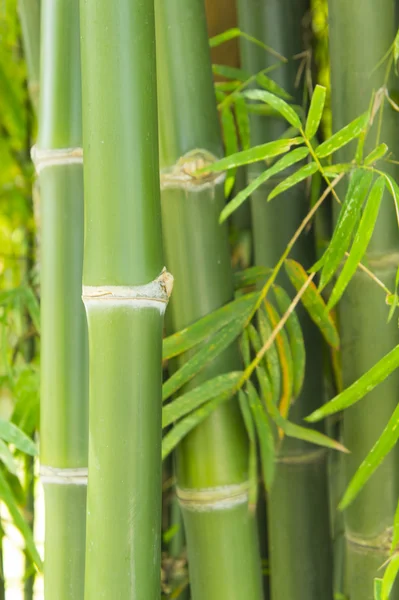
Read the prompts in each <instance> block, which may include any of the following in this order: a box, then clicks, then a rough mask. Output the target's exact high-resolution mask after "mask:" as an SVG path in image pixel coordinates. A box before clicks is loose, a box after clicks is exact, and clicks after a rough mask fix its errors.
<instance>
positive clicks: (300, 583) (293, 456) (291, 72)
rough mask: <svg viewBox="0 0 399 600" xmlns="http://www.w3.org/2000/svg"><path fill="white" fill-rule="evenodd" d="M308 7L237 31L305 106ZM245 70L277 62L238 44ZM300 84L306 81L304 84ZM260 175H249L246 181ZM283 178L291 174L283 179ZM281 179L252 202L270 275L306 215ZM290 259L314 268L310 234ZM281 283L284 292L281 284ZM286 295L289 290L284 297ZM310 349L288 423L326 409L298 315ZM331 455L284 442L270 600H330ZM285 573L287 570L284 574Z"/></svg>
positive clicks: (294, 2) (261, 129)
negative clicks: (279, 187) (274, 191)
mask: <svg viewBox="0 0 399 600" xmlns="http://www.w3.org/2000/svg"><path fill="white" fill-rule="evenodd" d="M308 10H309V2H308V0H264V1H263V2H260V1H259V0H241V1H239V3H238V17H239V25H240V28H241V29H242V30H243V31H244V32H245V33H248V34H250V35H252V36H254V37H255V38H256V39H259V40H261V41H263V42H264V43H265V44H267V45H268V46H270V47H271V48H273V49H274V50H277V51H278V52H280V53H281V54H282V55H284V56H286V58H287V59H288V62H287V63H286V64H281V65H280V67H279V68H278V69H276V70H275V71H273V73H272V77H273V78H274V79H275V80H276V81H277V82H278V83H279V84H280V85H281V86H282V87H283V88H284V89H285V90H286V91H287V92H288V93H290V94H291V95H292V96H293V99H294V101H295V102H296V103H298V104H302V102H303V97H302V96H303V90H304V86H303V83H301V85H299V86H298V85H296V80H297V76H298V70H299V68H300V61H299V60H293V56H295V55H298V54H300V53H303V51H304V49H305V47H306V46H305V41H304V37H305V29H304V21H305V18H306V15H307V11H308ZM241 59H242V66H243V68H245V69H246V70H247V71H250V72H251V73H257V72H258V71H260V70H262V69H264V68H266V67H268V66H271V65H272V64H276V59H275V57H273V56H271V55H269V54H267V53H265V52H264V51H263V50H262V49H261V48H259V47H258V46H256V45H254V44H251V43H249V42H247V41H245V40H242V42H241ZM302 81H303V80H302ZM286 128H287V126H286V125H285V123H284V122H282V121H281V120H279V119H277V118H270V117H267V118H265V117H259V116H256V115H253V117H252V122H251V141H252V144H261V143H265V142H267V141H270V140H275V139H277V138H278V137H279V136H280V135H282V134H283V133H284V131H285V129H286ZM261 168H262V167H261V166H260V165H259V164H258V165H254V166H251V168H249V178H250V179H251V178H254V177H256V176H257V175H258V174H259V173H260V171H259V169H261ZM284 176H286V174H284ZM276 183H277V181H276V178H274V179H273V180H270V181H269V182H268V183H267V184H265V185H264V186H262V187H261V188H260V189H258V190H257V192H256V193H255V194H254V195H253V197H252V201H251V208H252V227H253V235H254V249H255V264H257V265H264V266H267V267H273V266H274V265H275V264H276V262H277V261H278V259H279V258H280V256H281V255H282V253H283V252H284V249H285V247H286V244H287V243H288V241H289V240H290V238H291V237H292V235H293V234H294V232H295V230H296V229H297V228H298V226H299V225H300V223H301V222H302V220H303V218H304V217H305V215H306V213H307V210H308V199H307V194H306V189H305V187H304V186H299V187H296V188H293V189H292V190H291V191H289V192H286V193H285V194H284V195H282V196H281V197H280V198H278V199H277V201H272V202H270V203H267V202H266V198H267V195H268V193H269V192H270V190H271V188H273V187H274V186H275V185H276ZM293 257H294V258H295V259H296V260H298V261H299V262H300V263H301V264H303V265H304V266H305V267H309V266H310V265H311V264H312V263H313V262H315V245H314V238H313V232H308V233H307V234H306V235H303V236H302V237H301V238H300V239H299V241H298V242H297V244H296V245H295V249H294V253H293ZM280 283H282V284H283V285H285V284H286V280H285V279H284V278H282V279H281V281H280ZM288 290H289V288H287V291H288ZM298 314H299V316H300V320H301V325H302V330H303V334H304V338H305V344H306V355H307V367H306V375H305V383H304V388H303V390H302V393H301V395H300V398H298V399H297V400H296V402H295V404H294V406H293V407H292V408H291V411H290V419H291V420H293V421H296V422H301V423H302V419H303V417H304V416H305V415H306V414H307V413H308V411H309V410H311V407H312V406H320V404H321V403H322V402H323V380H322V340H321V338H320V335H319V333H318V331H317V330H316V328H315V326H314V325H313V324H312V323H311V322H310V320H309V318H308V317H307V316H306V314H304V312H303V311H302V310H300V309H299V310H298ZM326 458H327V455H326V452H324V451H323V450H320V449H319V448H317V447H316V446H311V445H309V444H307V443H305V442H301V441H299V440H293V439H291V440H288V439H286V440H284V443H283V444H282V446H281V448H280V450H279V454H278V458H277V469H276V477H275V481H274V482H273V485H272V489H271V492H270V494H269V496H268V523H269V556H270V572H271V598H272V599H273V600H280V599H291V598H295V600H299V599H302V598H303V599H304V600H305V599H306V600H316V599H320V598H323V600H329V599H332V596H333V589H332V587H333V586H332V558H331V556H332V549H331V540H330V530H329V506H328V485H327V461H326ZM287 565H289V566H288V567H287Z"/></svg>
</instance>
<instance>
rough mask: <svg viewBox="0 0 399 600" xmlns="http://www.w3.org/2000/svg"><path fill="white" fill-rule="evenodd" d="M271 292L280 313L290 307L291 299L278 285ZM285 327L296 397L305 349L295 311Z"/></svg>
mask: <svg viewBox="0 0 399 600" xmlns="http://www.w3.org/2000/svg"><path fill="white" fill-rule="evenodd" d="M273 292H274V295H275V297H276V300H277V305H278V307H279V309H280V312H281V314H284V313H285V312H286V311H287V310H288V308H289V307H290V304H291V299H290V297H289V296H288V294H287V292H286V291H285V290H284V289H283V288H281V287H279V286H275V287H274V288H273ZM285 329H286V331H287V334H288V339H289V343H290V348H291V355H292V360H293V377H294V386H293V395H294V398H297V397H298V396H299V394H300V392H301V389H302V386H303V382H304V379H305V367H306V350H305V342H304V339H303V334H302V328H301V324H300V322H299V319H298V316H297V314H296V312H295V311H293V312H292V313H291V315H290V316H289V318H288V320H287V322H286V324H285Z"/></svg>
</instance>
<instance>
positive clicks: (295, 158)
mask: <svg viewBox="0 0 399 600" xmlns="http://www.w3.org/2000/svg"><path fill="white" fill-rule="evenodd" d="M308 154H309V149H308V148H296V149H295V150H292V151H291V152H289V153H288V154H286V155H285V156H284V157H283V158H280V160H278V161H277V162H276V163H275V164H274V165H273V166H272V167H270V168H269V169H266V171H264V172H263V173H261V174H260V175H259V176H258V177H256V179H254V180H253V181H251V183H250V184H249V185H248V186H247V187H246V188H244V189H243V190H241V191H240V192H239V193H238V194H237V196H235V198H233V200H231V202H229V203H228V204H227V205H226V207H225V208H224V209H223V210H222V212H221V213H220V223H223V221H225V220H226V219H227V218H228V217H229V216H230V215H231V214H232V213H233V212H234V211H235V210H237V208H238V207H239V206H241V204H242V203H243V202H245V200H246V199H247V198H249V196H250V195H251V194H253V192H254V191H255V190H256V189H258V187H260V186H261V185H262V184H263V183H265V182H266V181H267V180H268V179H270V178H271V177H273V176H274V175H277V173H280V172H281V171H284V170H285V169H287V168H288V167H291V166H292V165H294V164H296V163H298V162H300V161H301V160H304V159H305V158H306V157H307V156H308Z"/></svg>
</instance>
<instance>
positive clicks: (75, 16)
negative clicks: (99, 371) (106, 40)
mask: <svg viewBox="0 0 399 600" xmlns="http://www.w3.org/2000/svg"><path fill="white" fill-rule="evenodd" d="M41 8H42V21H41V85H40V87H41V96H40V112H39V135H38V143H37V147H35V148H34V151H33V153H32V155H33V159H34V161H35V164H36V170H37V172H38V174H39V184H40V194H41V224H42V240H41V243H42V247H41V315H42V343H41V417H40V420H41V424H40V431H41V439H40V454H41V456H40V460H41V476H42V481H43V484H44V490H45V502H46V522H45V528H46V538H45V572H44V577H45V584H44V585H45V598H46V600H54V598H57V600H67V599H70V598H74V599H76V600H78V599H81V598H83V586H84V553H85V512H86V479H87V430H88V421H87V408H88V391H87V383H88V378H87V334H86V320H85V316H84V308H83V303H82V300H81V278H82V263H83V181H82V153H81V149H80V146H81V142H82V139H81V135H82V130H81V87H80V53H79V2H78V0H58V1H57V2H54V1H53V0H43V2H42V7H41Z"/></svg>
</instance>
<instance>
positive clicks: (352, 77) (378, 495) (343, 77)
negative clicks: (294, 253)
mask: <svg viewBox="0 0 399 600" xmlns="http://www.w3.org/2000/svg"><path fill="white" fill-rule="evenodd" d="M329 13H330V16H329V20H330V50H331V75H332V86H331V87H332V103H333V127H334V130H337V129H339V128H341V127H342V126H343V125H345V124H346V123H348V122H349V121H350V120H351V119H352V118H354V117H355V116H358V115H359V114H360V113H361V112H362V111H365V110H367V108H368V105H369V102H370V99H371V94H372V92H373V91H376V90H377V89H378V88H379V87H380V86H382V85H383V83H384V77H385V71H386V66H387V65H386V63H385V64H383V65H381V66H380V67H379V68H377V66H378V63H379V61H380V60H381V58H382V57H383V55H384V54H385V53H386V52H387V50H388V48H389V46H390V44H391V43H392V40H393V39H394V36H395V34H396V31H397V27H398V14H397V3H396V2H395V1H394V0H381V1H380V2H378V5H377V4H376V3H375V2H373V1H372V0H352V1H351V2H346V1H345V0H330V1H329ZM365 40H367V42H365ZM391 85H395V81H392V80H390V81H388V88H389V89H390V87H391ZM378 122H379V117H378V116H377V117H376V118H375V124H374V126H373V129H372V131H371V133H370V134H369V136H368V141H367V143H366V151H367V147H369V148H372V147H373V146H372V145H373V144H374V143H375V140H376V135H377V128H378ZM397 128H398V116H397V114H396V113H395V112H394V111H393V110H392V109H391V108H390V107H387V106H385V109H384V113H383V123H382V130H381V137H380V141H381V142H382V141H384V142H385V143H387V144H388V146H389V149H390V151H391V152H392V158H393V159H394V160H398V157H399V142H398V136H397ZM349 153H352V154H351V155H350V154H349ZM352 156H353V148H351V149H349V150H348V152H342V153H341V155H340V156H339V158H338V159H337V160H340V161H341V160H347V159H348V158H349V157H350V158H352ZM388 167H389V172H390V173H391V174H392V175H393V176H394V177H395V178H396V180H397V179H398V176H399V170H398V167H397V166H396V165H388ZM384 168H387V167H385V166H384ZM398 250H399V241H398V229H397V220H396V216H395V209H394V205H393V202H392V201H391V198H390V197H389V195H387V196H386V197H384V199H383V202H382V205H381V209H380V215H379V218H378V221H377V225H376V229H375V232H374V235H373V238H372V240H371V243H370V245H369V248H368V253H367V259H365V260H366V262H367V265H368V266H369V268H370V269H371V270H372V271H373V272H374V273H375V275H376V276H377V277H379V278H380V279H381V280H382V281H384V283H385V284H386V285H387V286H388V287H389V288H392V289H394V281H395V275H396V271H397V267H398V260H397V256H398V254H397V253H398ZM339 314H340V326H341V330H342V332H341V339H342V366H343V372H342V375H343V382H344V386H348V385H350V384H351V383H353V382H354V381H355V380H357V379H358V378H359V377H360V376H361V375H362V374H363V373H364V372H365V371H367V370H368V369H369V368H370V367H371V366H373V365H374V364H375V363H376V362H377V361H378V360H379V359H381V357H382V356H383V355H384V354H386V353H387V352H388V351H390V350H391V349H392V348H393V347H394V346H395V345H396V344H397V343H398V337H399V336H398V328H397V323H396V321H395V319H393V322H392V323H390V324H387V307H386V306H385V303H384V296H383V293H381V291H380V290H379V289H378V287H377V286H376V284H375V283H374V282H373V281H371V280H370V279H369V278H368V277H367V276H366V275H365V274H363V273H362V272H361V271H358V272H357V273H356V274H355V276H354V278H353V280H352V283H351V284H350V286H349V288H348V290H347V292H346V294H345V295H344V297H343V299H342V301H341V303H340V306H339ZM398 387H399V373H395V374H393V375H392V376H391V377H390V378H389V379H388V380H387V381H385V382H384V383H383V384H382V385H381V386H379V387H378V388H377V389H376V390H374V391H373V392H371V393H369V394H368V395H367V396H366V398H365V399H364V400H362V403H361V404H360V405H357V406H355V407H353V408H351V409H349V410H348V411H345V412H344V443H345V445H346V446H347V447H348V448H349V449H350V451H351V454H349V455H348V456H347V457H345V467H346V478H347V481H349V479H350V478H351V477H352V475H353V474H354V472H355V470H356V469H357V468H358V467H359V465H360V463H361V461H362V460H363V459H364V458H365V456H366V455H367V453H368V452H369V450H370V449H371V447H372V445H373V444H374V442H375V441H376V440H377V438H378V437H379V435H380V434H381V432H382V430H383V428H384V426H385V425H386V423H387V421H388V419H389V417H390V416H391V414H392V412H393V410H394V408H395V407H396V405H397V398H398ZM397 465H398V449H396V450H394V451H393V452H391V453H390V455H389V456H388V457H387V458H386V459H385V461H384V463H383V464H382V465H381V466H380V467H379V469H378V470H377V472H376V473H375V474H374V476H373V478H372V479H371V480H370V481H369V482H368V483H367V485H366V486H365V487H364V489H363V490H362V492H361V493H360V494H359V496H358V498H357V499H356V500H355V501H354V502H353V504H352V505H351V506H350V507H349V508H348V509H347V510H346V512H345V521H346V538H347V552H348V565H347V568H348V574H347V583H348V593H349V595H350V598H351V600H372V599H373V578H374V577H376V576H377V577H378V576H380V575H381V572H378V569H379V568H380V567H381V565H382V564H383V563H384V561H385V560H386V559H387V557H388V552H389V544H390V540H389V538H390V534H391V529H390V528H391V526H392V523H393V516H394V512H395V508H396V504H397V498H398V491H399V490H398V486H399V481H398V477H397ZM391 598H392V600H396V599H397V598H399V587H396V588H395V589H394V591H393V592H392V595H391Z"/></svg>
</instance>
